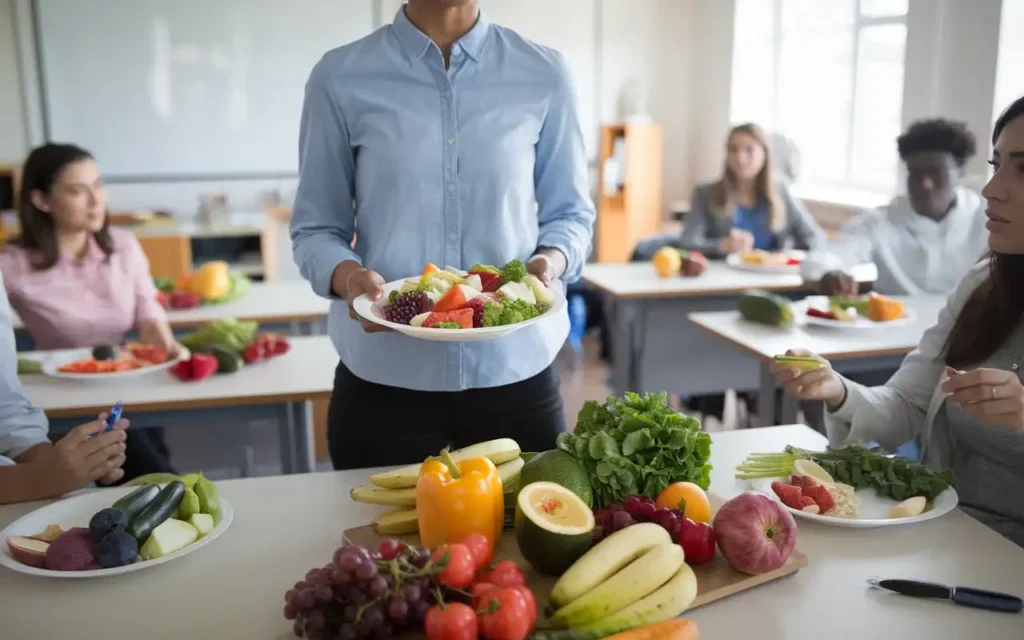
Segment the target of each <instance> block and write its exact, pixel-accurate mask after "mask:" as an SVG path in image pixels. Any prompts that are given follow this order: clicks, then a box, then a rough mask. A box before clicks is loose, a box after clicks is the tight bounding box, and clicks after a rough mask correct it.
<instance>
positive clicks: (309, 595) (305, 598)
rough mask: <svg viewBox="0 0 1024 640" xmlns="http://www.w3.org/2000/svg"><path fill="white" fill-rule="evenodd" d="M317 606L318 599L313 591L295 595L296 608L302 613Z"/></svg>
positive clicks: (303, 591)
mask: <svg viewBox="0 0 1024 640" xmlns="http://www.w3.org/2000/svg"><path fill="white" fill-rule="evenodd" d="M315 605H316V597H315V596H314V595H313V590H312V589H303V590H302V591H299V592H298V593H296V594H295V606H296V607H298V608H299V609H301V610H302V611H309V610H310V609H312V608H313V607H314V606H315Z"/></svg>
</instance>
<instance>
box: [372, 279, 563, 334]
mask: <svg viewBox="0 0 1024 640" xmlns="http://www.w3.org/2000/svg"><path fill="white" fill-rule="evenodd" d="M383 289H384V298H383V299H382V300H381V301H379V302H373V301H372V300H370V299H369V298H368V297H367V296H365V295H362V296H359V297H358V298H356V299H355V301H354V302H353V307H354V308H355V311H356V313H357V314H359V315H360V316H361V317H363V318H365V319H367V320H369V321H371V322H375V323H377V324H380V325H383V326H385V327H388V328H390V329H393V330H395V331H398V332H399V333H403V334H405V335H408V336H412V337H414V338H420V339H422V340H434V341H441V342H468V341H476V340H493V339H495V338H500V337H501V336H504V335H508V334H509V333H512V332H513V331H518V330H519V329H522V328H523V327H527V326H529V325H531V324H534V323H537V322H541V321H542V320H544V319H545V318H550V317H551V316H554V315H556V314H558V313H562V312H563V310H564V308H565V294H564V292H563V291H562V290H561V288H560V287H557V286H556V287H549V286H547V285H545V284H544V283H543V282H541V280H540V279H539V278H537V277H536V276H534V275H532V274H530V273H528V272H527V270H526V265H525V264H524V263H523V262H522V261H521V260H512V261H511V262H509V263H507V264H506V265H504V266H503V267H501V268H498V267H495V266H493V265H484V264H476V265H473V267H472V268H470V269H469V270H462V269H457V268H455V267H445V268H443V269H442V268H440V267H438V266H436V265H434V264H428V265H427V266H426V268H424V269H423V272H422V273H421V274H420V275H418V276H413V277H410V278H403V279H402V280H396V281H394V282H389V283H387V284H385V285H384V287H383Z"/></svg>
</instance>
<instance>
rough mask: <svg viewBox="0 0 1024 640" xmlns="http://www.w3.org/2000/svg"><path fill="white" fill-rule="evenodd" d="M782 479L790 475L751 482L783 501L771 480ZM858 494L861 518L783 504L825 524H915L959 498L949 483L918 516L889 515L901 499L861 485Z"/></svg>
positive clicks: (946, 510) (863, 526) (949, 508)
mask: <svg viewBox="0 0 1024 640" xmlns="http://www.w3.org/2000/svg"><path fill="white" fill-rule="evenodd" d="M776 480H781V481H783V482H789V478H761V479H758V480H751V481H750V484H751V486H752V487H753V488H754V490H755V491H757V492H759V493H763V494H765V495H766V496H769V497H771V498H773V499H775V500H776V501H778V502H779V503H780V504H781V503H782V501H781V500H779V497H778V496H777V495H775V492H774V491H772V482H774V481H776ZM857 498H859V499H860V517H859V518H839V517H836V516H830V515H820V514H817V513H806V512H804V511H798V510H796V509H793V508H790V507H787V506H786V505H784V504H783V505H782V506H784V507H786V509H788V510H789V512H790V513H792V514H793V515H794V516H795V517H797V518H803V519H805V520H813V521H814V522H820V523H822V524H827V525H831V526H834V527H852V528H857V529H868V528H872V527H892V526H897V525H901V524H913V523H915V522H924V521H925V520H932V519H934V518H938V517H939V516H943V515H946V514H947V513H949V512H950V511H952V510H953V509H955V508H956V505H957V503H958V502H959V501H960V498H959V497H958V496H957V494H956V489H953V488H952V487H950V488H949V489H946V490H945V491H943V492H942V493H941V494H939V497H938V498H936V499H935V500H933V501H932V503H931V504H930V505H928V508H927V510H926V511H925V512H924V513H922V514H921V515H919V516H914V517H913V518H890V517H888V516H889V509H891V508H893V507H894V506H896V505H897V504H898V503H897V502H896V501H895V500H891V499H889V498H883V497H881V496H879V495H878V494H877V493H875V490H874V489H871V488H868V489H861V490H860V491H858V492H857Z"/></svg>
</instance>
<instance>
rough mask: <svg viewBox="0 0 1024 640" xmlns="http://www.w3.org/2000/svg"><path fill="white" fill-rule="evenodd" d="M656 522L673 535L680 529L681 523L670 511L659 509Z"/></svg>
mask: <svg viewBox="0 0 1024 640" xmlns="http://www.w3.org/2000/svg"><path fill="white" fill-rule="evenodd" d="M655 521H656V522H657V523H658V525H659V526H660V527H661V528H663V529H664V530H665V531H668V532H669V533H672V532H673V531H675V530H676V529H678V527H679V521H678V520H677V519H676V517H675V516H674V515H673V514H672V512H671V511H669V510H668V509H658V514H657V516H656V520H655Z"/></svg>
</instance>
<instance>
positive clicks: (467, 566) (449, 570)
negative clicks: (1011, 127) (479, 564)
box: [431, 543, 476, 589]
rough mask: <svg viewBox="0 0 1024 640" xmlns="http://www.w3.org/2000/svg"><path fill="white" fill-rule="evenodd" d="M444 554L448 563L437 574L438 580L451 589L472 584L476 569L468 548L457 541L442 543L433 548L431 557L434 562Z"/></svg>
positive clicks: (439, 559)
mask: <svg viewBox="0 0 1024 640" xmlns="http://www.w3.org/2000/svg"><path fill="white" fill-rule="evenodd" d="M445 556H447V557H448V563H447V564H446V565H445V567H444V569H442V570H441V572H440V573H438V574H437V580H438V582H440V583H441V584H443V585H445V586H448V587H451V588H453V589H465V588H466V587H468V586H469V585H471V584H473V574H474V573H476V569H475V567H474V565H473V555H472V554H471V553H470V552H469V548H468V547H467V546H466V545H464V544H459V543H455V544H443V545H441V546H440V547H438V548H436V549H434V553H433V554H432V555H431V559H432V560H433V561H434V562H440V561H442V559H443V558H444V557H445Z"/></svg>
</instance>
